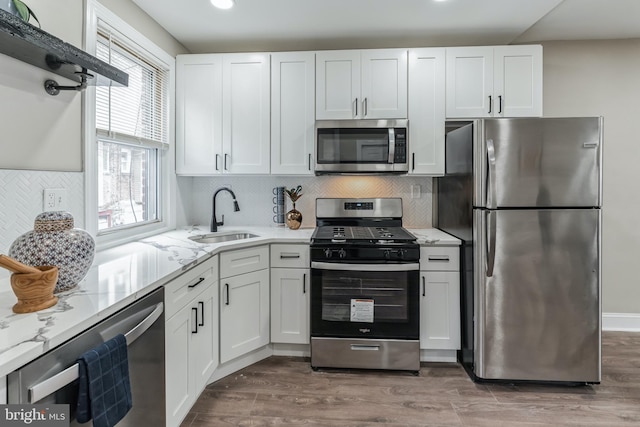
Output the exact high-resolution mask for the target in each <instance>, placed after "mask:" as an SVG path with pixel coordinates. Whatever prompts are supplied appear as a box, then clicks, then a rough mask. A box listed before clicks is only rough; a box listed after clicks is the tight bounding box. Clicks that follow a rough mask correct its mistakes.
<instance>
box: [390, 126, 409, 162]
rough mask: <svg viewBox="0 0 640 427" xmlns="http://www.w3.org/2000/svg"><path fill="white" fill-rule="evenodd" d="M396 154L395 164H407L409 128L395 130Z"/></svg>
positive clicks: (394, 157) (394, 156)
mask: <svg viewBox="0 0 640 427" xmlns="http://www.w3.org/2000/svg"><path fill="white" fill-rule="evenodd" d="M394 133H395V152H394V155H393V163H406V162H407V128H395V129H394Z"/></svg>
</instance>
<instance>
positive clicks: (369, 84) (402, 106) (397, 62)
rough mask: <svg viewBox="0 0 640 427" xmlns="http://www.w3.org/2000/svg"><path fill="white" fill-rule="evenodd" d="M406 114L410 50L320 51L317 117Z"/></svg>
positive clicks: (323, 118)
mask: <svg viewBox="0 0 640 427" xmlns="http://www.w3.org/2000/svg"><path fill="white" fill-rule="evenodd" d="M406 117H407V50H406V49H373V50H362V51H360V50H340V51H321V52H317V53H316V119H318V120H341V119H404V118H406Z"/></svg>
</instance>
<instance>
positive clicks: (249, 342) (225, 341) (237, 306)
mask: <svg viewBox="0 0 640 427" xmlns="http://www.w3.org/2000/svg"><path fill="white" fill-rule="evenodd" d="M268 253H269V248H268V246H260V247H257V248H250V249H241V250H238V251H230V252H225V253H223V254H222V255H221V257H220V264H221V271H246V270H247V269H250V268H251V267H248V265H255V266H261V265H262V260H264V261H265V262H266V263H267V264H266V267H267V268H262V269H260V270H256V271H250V272H245V273H243V274H238V275H235V276H230V277H221V278H220V362H221V363H226V362H228V361H230V360H232V359H235V358H236V357H239V356H242V355H244V354H247V353H249V352H250V351H253V350H256V349H258V348H260V347H263V346H265V345H267V344H269V316H270V314H269V268H268V266H269V264H268ZM231 261H235V262H237V263H238V264H242V266H243V268H238V269H232V268H229V266H228V265H225V264H227V262H231Z"/></svg>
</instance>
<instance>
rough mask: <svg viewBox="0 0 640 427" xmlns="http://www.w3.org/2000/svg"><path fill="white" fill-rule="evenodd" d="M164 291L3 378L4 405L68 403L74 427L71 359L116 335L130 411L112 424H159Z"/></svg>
mask: <svg viewBox="0 0 640 427" xmlns="http://www.w3.org/2000/svg"><path fill="white" fill-rule="evenodd" d="M163 298H164V288H160V289H158V290H156V291H154V292H152V293H151V294H149V295H148V296H145V297H144V298H142V299H141V300H139V301H137V302H135V303H134V304H132V305H130V306H129V307H127V308H125V309H123V310H122V311H120V312H118V313H116V314H114V315H113V316H111V317H109V318H108V319H106V320H104V321H103V322H101V323H99V324H97V325H95V326H93V327H92V328H90V329H88V330H87V331H85V332H83V333H82V334H80V335H78V336H77V337H75V338H72V339H71V340H70V341H67V342H66V343H64V344H62V345H61V346H60V347H57V348H55V349H54V350H52V351H50V352H48V353H46V354H45V355H43V356H41V357H40V358H38V359H36V360H34V361H33V362H30V363H29V364H27V365H25V366H23V367H22V368H20V369H18V370H17V371H15V372H13V373H11V374H9V378H8V403H25V404H31V403H34V404H39V405H40V404H52V403H53V404H56V403H57V404H68V405H69V410H70V414H71V423H70V425H71V426H79V425H82V426H92V425H93V423H92V422H89V423H84V424H78V422H77V421H76V418H75V411H76V405H77V399H78V381H77V378H78V365H77V363H76V359H77V358H78V357H79V356H80V355H81V354H82V353H84V352H85V351H87V350H90V349H92V348H94V347H96V346H98V345H99V344H101V343H102V342H104V341H106V340H109V339H111V338H113V337H114V336H116V335H117V334H119V333H122V334H124V335H125V337H126V339H127V345H128V349H127V350H128V358H129V377H130V381H131V394H132V401H133V407H132V408H131V410H130V411H129V413H127V415H126V416H125V417H124V418H123V419H122V420H121V421H120V422H119V423H118V426H123V427H126V426H146V425H149V426H151V425H153V426H163V425H165V411H164V407H165V393H164V390H165V384H164V379H165V375H164V372H165V363H164V361H165V357H164V305H163Z"/></svg>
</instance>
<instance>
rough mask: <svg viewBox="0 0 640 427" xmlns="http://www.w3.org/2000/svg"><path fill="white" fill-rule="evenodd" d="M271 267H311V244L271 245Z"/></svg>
mask: <svg viewBox="0 0 640 427" xmlns="http://www.w3.org/2000/svg"><path fill="white" fill-rule="evenodd" d="M271 267H285V268H287V267H289V268H309V245H282V244H277V245H271Z"/></svg>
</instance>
